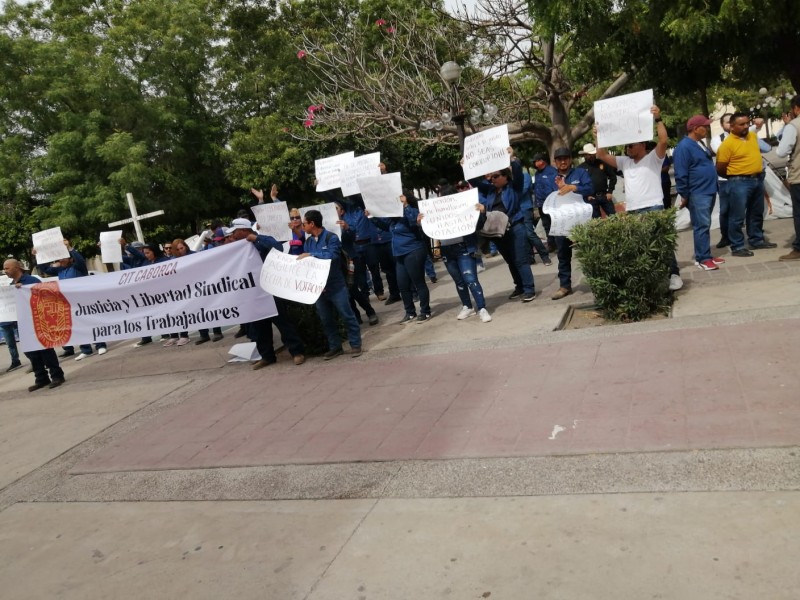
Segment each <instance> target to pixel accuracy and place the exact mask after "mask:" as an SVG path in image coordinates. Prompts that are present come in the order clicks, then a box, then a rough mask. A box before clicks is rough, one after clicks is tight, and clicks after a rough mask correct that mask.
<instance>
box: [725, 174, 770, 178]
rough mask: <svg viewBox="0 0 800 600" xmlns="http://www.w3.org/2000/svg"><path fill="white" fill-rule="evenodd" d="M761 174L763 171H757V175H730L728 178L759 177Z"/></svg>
mask: <svg viewBox="0 0 800 600" xmlns="http://www.w3.org/2000/svg"><path fill="white" fill-rule="evenodd" d="M761 175H762V173H756V174H755V175H728V179H758V178H759V177H761Z"/></svg>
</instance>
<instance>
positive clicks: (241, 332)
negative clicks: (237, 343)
mask: <svg viewBox="0 0 800 600" xmlns="http://www.w3.org/2000/svg"><path fill="white" fill-rule="evenodd" d="M246 335H247V330H246V329H245V328H244V327H239V331H237V332H236V333H234V334H233V337H234V338H236V339H239V338H240V337H244V336H246Z"/></svg>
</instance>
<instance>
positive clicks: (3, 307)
mask: <svg viewBox="0 0 800 600" xmlns="http://www.w3.org/2000/svg"><path fill="white" fill-rule="evenodd" d="M9 281H10V279H9V278H8V277H3V280H2V281H0V323H4V322H7V321H8V322H10V321H16V320H17V303H16V299H15V297H14V293H15V291H16V288H15V287H14V286H13V285H9Z"/></svg>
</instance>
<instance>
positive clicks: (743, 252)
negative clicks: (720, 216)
mask: <svg viewBox="0 0 800 600" xmlns="http://www.w3.org/2000/svg"><path fill="white" fill-rule="evenodd" d="M749 128H750V117H749V116H748V115H747V114H745V113H734V114H733V115H732V116H731V134H730V135H729V136H728V137H726V138H725V141H724V142H722V145H721V146H720V147H719V151H718V152H717V173H718V174H719V175H720V177H727V179H728V194H729V196H728V198H729V199H728V202H729V213H728V239H729V240H730V242H731V254H732V255H733V256H753V253H752V252H751V251H750V250H748V249H747V248H745V247H744V235H743V234H742V225H743V224H744V223H745V220H746V221H747V241H748V243H749V244H750V247H751V248H752V249H753V250H760V249H762V248H777V247H778V245H777V244H773V243H771V242H768V241H767V240H766V239H764V167H763V161H762V159H761V150H760V149H759V147H758V140H757V138H756V134H755V132H752V131H749Z"/></svg>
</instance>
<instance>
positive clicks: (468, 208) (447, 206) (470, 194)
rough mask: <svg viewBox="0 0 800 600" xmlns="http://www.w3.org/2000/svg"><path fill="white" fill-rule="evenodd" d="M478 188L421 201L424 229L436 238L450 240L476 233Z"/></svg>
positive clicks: (431, 236) (420, 209) (420, 208)
mask: <svg viewBox="0 0 800 600" xmlns="http://www.w3.org/2000/svg"><path fill="white" fill-rule="evenodd" d="M477 204H478V190H477V189H476V188H472V189H469V190H467V191H466V192H460V193H458V194H453V195H452V196H441V197H440V198H431V199H430V200H420V201H419V212H420V213H421V214H422V215H424V216H423V218H422V231H424V232H425V234H426V235H427V236H428V237H430V238H433V239H435V240H449V239H452V238H457V237H461V236H464V235H469V234H471V233H475V227H476V226H477V225H478V216H479V214H478V209H477V208H476V206H477Z"/></svg>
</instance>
